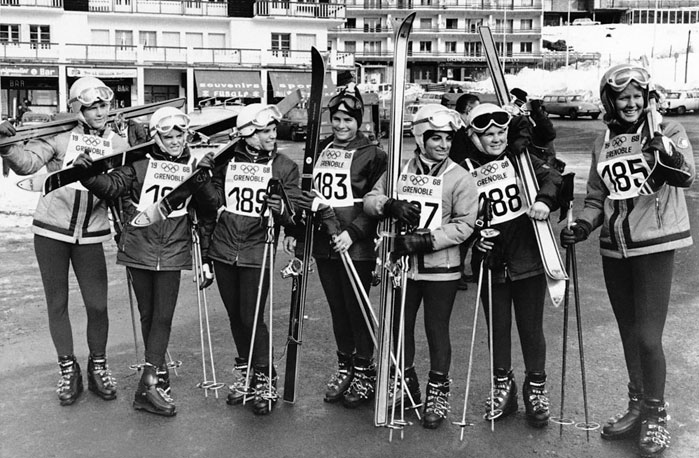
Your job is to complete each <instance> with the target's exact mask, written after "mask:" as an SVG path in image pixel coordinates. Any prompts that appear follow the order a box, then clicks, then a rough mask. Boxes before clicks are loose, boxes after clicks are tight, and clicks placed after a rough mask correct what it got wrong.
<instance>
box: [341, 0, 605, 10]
mask: <svg viewBox="0 0 699 458" xmlns="http://www.w3.org/2000/svg"><path fill="white" fill-rule="evenodd" d="M542 1H543V0H533V1H532V2H531V4H527V5H522V4H521V3H529V2H522V1H521V0H520V1H517V0H514V1H513V0H510V1H508V2H503V1H502V0H500V1H498V2H495V1H493V0H346V2H345V4H346V5H347V8H348V9H349V10H418V11H425V10H435V11H438V10H445V9H450V10H457V9H458V10H480V11H492V10H514V11H517V10H537V11H541V4H542ZM617 1H618V0H617ZM505 3H506V4H505ZM518 3H519V4H518Z"/></svg>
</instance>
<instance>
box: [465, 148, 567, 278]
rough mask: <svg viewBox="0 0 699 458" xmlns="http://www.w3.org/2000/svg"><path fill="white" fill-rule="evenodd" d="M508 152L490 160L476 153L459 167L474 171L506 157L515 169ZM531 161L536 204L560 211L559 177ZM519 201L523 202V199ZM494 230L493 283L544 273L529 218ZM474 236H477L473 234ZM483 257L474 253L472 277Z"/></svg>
mask: <svg viewBox="0 0 699 458" xmlns="http://www.w3.org/2000/svg"><path fill="white" fill-rule="evenodd" d="M509 148H510V147H509V146H508V147H507V149H506V150H505V152H504V153H503V154H501V155H500V156H490V155H487V154H485V153H482V152H480V151H476V153H473V154H472V155H471V157H469V158H467V161H468V162H466V161H465V162H464V163H462V166H463V167H464V168H466V169H467V170H473V169H475V168H478V167H480V166H482V165H485V164H487V163H488V162H491V161H493V160H496V159H498V160H502V159H504V157H505V156H507V157H508V158H509V159H510V162H511V163H512V165H513V166H514V167H515V168H517V161H516V156H515V154H514V153H513V152H512V151H510V149H509ZM530 157H531V161H532V165H533V166H534V173H535V175H536V179H537V182H538V183H539V193H538V194H537V196H536V201H538V202H543V203H545V204H546V205H547V206H548V207H549V208H550V209H551V212H553V211H554V210H557V209H558V207H559V204H558V199H557V196H558V189H559V188H560V186H561V174H560V173H558V171H556V170H554V169H552V168H551V167H549V166H548V165H547V164H546V163H545V162H543V161H542V160H541V159H539V158H538V157H536V156H534V155H530ZM469 162H470V164H469ZM517 175H518V176H520V174H519V169H517ZM522 199H524V197H523V196H522ZM493 227H494V228H495V229H498V230H499V231H500V235H499V236H498V238H497V239H496V241H495V247H494V248H493V252H492V255H491V256H490V266H491V268H492V269H493V279H494V280H495V281H496V282H498V283H503V282H505V280H506V279H507V278H509V279H510V280H522V279H525V278H529V277H533V276H535V275H540V274H543V273H544V265H543V263H542V262H541V255H540V253H539V247H538V245H537V242H536V235H535V233H534V227H533V224H532V222H531V220H530V218H529V216H527V215H526V214H522V215H520V216H519V217H517V218H515V219H514V220H511V221H507V222H504V223H500V224H496V225H494V226H493ZM474 235H476V234H475V233H474ZM482 256H483V253H482V252H481V251H480V250H478V249H477V248H474V249H473V257H472V259H471V267H472V269H474V270H473V272H474V273H477V272H478V266H480V261H481V259H482Z"/></svg>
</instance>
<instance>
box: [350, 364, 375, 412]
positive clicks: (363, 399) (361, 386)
mask: <svg viewBox="0 0 699 458" xmlns="http://www.w3.org/2000/svg"><path fill="white" fill-rule="evenodd" d="M375 392H376V366H375V365H374V361H373V360H371V359H366V358H360V357H355V358H354V378H353V379H352V382H351V383H350V386H349V388H348V389H347V391H345V393H344V394H343V395H342V404H343V405H344V406H345V407H347V408H350V409H353V408H355V407H359V406H360V405H362V404H365V403H367V402H369V401H371V400H372V399H374V393H375Z"/></svg>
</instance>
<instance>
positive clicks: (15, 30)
mask: <svg viewBox="0 0 699 458" xmlns="http://www.w3.org/2000/svg"><path fill="white" fill-rule="evenodd" d="M0 43H19V24H0Z"/></svg>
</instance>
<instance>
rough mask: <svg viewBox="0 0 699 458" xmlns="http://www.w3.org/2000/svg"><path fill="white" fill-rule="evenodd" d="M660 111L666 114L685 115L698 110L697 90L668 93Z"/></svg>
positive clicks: (698, 97)
mask: <svg viewBox="0 0 699 458" xmlns="http://www.w3.org/2000/svg"><path fill="white" fill-rule="evenodd" d="M660 110H661V111H663V112H666V113H677V114H680V115H681V114H685V113H686V112H688V111H696V110H699V90H694V91H668V92H667V93H666V94H665V101H664V102H663V103H662V105H661V106H660Z"/></svg>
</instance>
